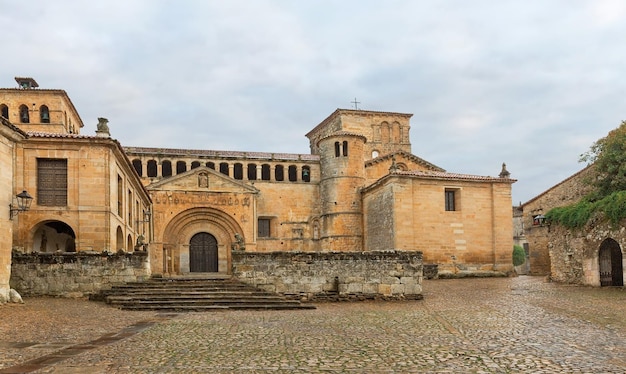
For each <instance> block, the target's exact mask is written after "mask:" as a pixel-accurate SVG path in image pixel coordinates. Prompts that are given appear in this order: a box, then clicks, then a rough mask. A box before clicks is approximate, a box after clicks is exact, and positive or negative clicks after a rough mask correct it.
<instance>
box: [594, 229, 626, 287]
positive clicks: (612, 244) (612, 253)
mask: <svg viewBox="0 0 626 374" xmlns="http://www.w3.org/2000/svg"><path fill="white" fill-rule="evenodd" d="M598 261H599V265H600V286H623V285H624V267H623V264H622V250H621V248H620V246H619V243H618V242H616V241H615V240H613V239H611V238H609V239H605V240H604V241H603V242H602V244H600V251H599V253H598Z"/></svg>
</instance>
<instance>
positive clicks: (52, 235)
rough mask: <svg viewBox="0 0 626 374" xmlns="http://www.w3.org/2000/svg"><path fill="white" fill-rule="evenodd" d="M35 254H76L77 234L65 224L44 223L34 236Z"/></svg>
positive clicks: (33, 249)
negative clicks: (59, 252)
mask: <svg viewBox="0 0 626 374" xmlns="http://www.w3.org/2000/svg"><path fill="white" fill-rule="evenodd" d="M32 251H33V252H58V251H61V252H76V234H75V233H74V230H73V229H72V228H71V227H70V226H69V225H68V224H66V223H65V222H61V221H46V222H42V223H41V224H40V225H39V226H38V227H37V229H36V230H35V233H34V235H33V248H32Z"/></svg>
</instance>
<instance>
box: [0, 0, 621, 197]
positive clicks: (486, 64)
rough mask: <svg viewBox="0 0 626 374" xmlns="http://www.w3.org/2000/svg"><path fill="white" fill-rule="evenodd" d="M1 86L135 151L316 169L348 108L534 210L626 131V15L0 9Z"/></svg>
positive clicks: (276, 7)
mask: <svg viewBox="0 0 626 374" xmlns="http://www.w3.org/2000/svg"><path fill="white" fill-rule="evenodd" d="M0 9H1V11H0V34H1V35H3V41H2V47H1V48H0V50H1V54H0V73H1V74H0V87H16V83H15V81H14V79H13V78H14V77H15V76H26V77H33V78H35V80H37V82H38V83H39V85H40V88H55V89H63V90H65V91H67V93H68V94H69V96H70V98H71V99H72V101H73V102H74V105H75V106H76V107H77V109H78V111H79V113H80V115H81V117H82V119H83V122H84V123H85V127H84V128H83V130H82V133H83V134H87V135H92V134H95V129H96V124H97V122H98V121H97V117H107V118H108V119H109V121H110V122H109V127H110V129H111V136H112V137H114V138H116V139H118V140H119V141H120V142H121V143H122V145H125V146H146V147H167V148H192V149H216V150H236V151H260V152H286V153H309V146H308V140H307V139H306V137H305V136H304V135H305V134H306V133H307V132H308V131H309V130H311V129H312V128H313V127H314V126H316V125H317V124H318V123H320V122H321V121H322V120H323V119H325V118H326V117H327V116H328V115H329V114H331V113H332V112H333V111H334V110H335V109H337V108H345V109H349V108H353V104H352V103H351V102H352V101H354V100H355V98H356V100H357V101H359V102H360V104H359V109H364V110H376V111H390V112H401V113H413V114H414V115H413V118H412V119H411V143H412V150H413V153H414V154H415V155H417V156H419V157H421V158H424V159H426V160H427V161H429V162H431V163H434V164H436V165H437V166H440V167H442V168H444V169H446V170H447V171H449V172H455V173H467V174H478V175H492V176H496V175H497V174H498V173H499V172H500V168H501V164H502V162H506V163H507V166H508V170H509V171H510V172H511V175H512V177H513V178H516V179H518V182H517V183H515V184H514V185H513V203H514V204H518V203H519V202H520V201H521V202H525V201H527V200H529V199H531V198H533V197H534V196H536V195H537V194H539V193H541V192H542V191H544V190H546V189H548V188H549V187H551V186H553V185H555V184H556V183H558V182H560V181H561V180H563V179H565V178H566V177H568V176H569V175H571V174H573V173H574V172H576V171H578V170H580V169H581V168H582V167H584V166H585V165H584V164H581V163H579V162H578V158H579V155H580V154H581V153H583V152H585V151H587V150H588V149H589V146H590V145H591V144H592V143H593V142H594V141H595V140H597V139H599V138H601V137H603V136H605V135H606V134H607V133H608V131H610V130H611V129H613V128H615V127H617V126H619V124H620V123H621V121H622V120H623V119H626V115H624V110H625V109H626V106H625V105H624V100H625V98H626V74H625V73H626V1H622V0H588V1H587V0H528V1H517V0H516V1H506V0H491V1H480V0H473V1H465V0H457V1H452V0H437V1H435V0H432V1H415V0H413V1H412V0H406V1H404V0H402V1H401V0H396V1H394V0H391V1H390V0H386V1H383V0H379V1H370V0H335V1H324V0H310V1H304V0H298V1H294V0H228V1H208V0H198V1H186V0H176V1H175V0H171V1H167V0H144V1H139V0H137V1H135V0H123V1H121V0H107V1H96V0H90V1H82V0H75V1H71V0H55V1H45V0H40V1H35V0H22V1H11V0H0Z"/></svg>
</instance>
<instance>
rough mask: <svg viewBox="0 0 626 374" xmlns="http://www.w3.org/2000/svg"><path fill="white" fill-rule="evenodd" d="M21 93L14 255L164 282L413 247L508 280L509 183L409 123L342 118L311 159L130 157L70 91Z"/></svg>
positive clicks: (9, 109) (319, 132) (139, 152)
mask: <svg viewBox="0 0 626 374" xmlns="http://www.w3.org/2000/svg"><path fill="white" fill-rule="evenodd" d="M24 80H26V82H24ZM19 82H21V83H20V85H22V83H26V86H27V88H24V89H1V90H0V109H2V110H3V111H4V112H6V114H7V115H8V117H9V118H13V119H14V120H15V121H17V122H16V125H17V126H18V127H20V128H23V129H25V130H26V131H27V132H26V134H27V138H26V139H25V140H24V141H23V142H20V143H19V144H18V146H17V148H16V151H15V156H14V161H13V162H14V165H15V173H14V175H13V182H12V184H13V190H14V191H16V190H18V189H19V190H21V189H27V190H28V191H30V192H31V194H32V195H33V196H34V197H35V201H34V203H33V207H32V209H31V211H29V212H28V213H26V214H23V215H20V217H19V220H18V221H16V222H14V223H13V242H12V245H13V247H14V248H15V249H16V250H17V251H19V252H24V253H30V252H46V253H47V252H57V251H59V252H69V251H77V252H81V251H96V252H101V251H108V252H117V251H120V250H121V251H132V250H134V249H140V250H143V249H147V250H148V253H149V263H150V271H151V273H152V274H153V275H162V276H174V275H185V274H189V273H204V272H218V273H223V274H232V272H233V270H232V268H233V266H234V262H233V251H236V250H244V249H245V251H246V253H265V252H298V253H299V252H307V253H313V252H329V253H330V252H333V253H334V252H356V253H360V252H372V251H379V250H383V251H396V250H398V251H415V250H419V251H422V252H423V253H424V261H425V262H426V263H428V264H429V265H438V266H437V268H438V270H439V273H440V274H446V273H447V274H453V275H454V274H461V275H464V274H467V273H474V274H482V273H485V272H494V273H498V274H507V273H509V272H510V271H512V264H511V248H512V232H511V231H512V226H511V185H512V183H514V182H515V180H514V179H511V178H510V177H509V174H508V172H506V170H503V172H502V173H501V176H500V177H495V178H494V177H483V176H475V175H465V174H456V173H448V172H446V171H445V170H444V169H442V168H440V167H438V166H436V165H433V164H431V163H429V162H427V161H425V160H423V159H421V158H419V157H417V156H415V155H413V154H412V153H411V144H410V127H411V126H410V122H409V121H410V118H411V114H405V113H389V112H374V111H362V110H346V109H337V110H336V111H335V112H333V113H332V114H331V115H330V116H329V117H328V118H326V119H324V120H323V121H322V122H321V123H320V124H319V125H317V126H315V127H314V128H313V130H311V131H310V132H309V133H308V134H306V136H307V137H308V139H309V141H310V151H311V153H310V154H283V153H262V152H240V151H212V150H190V149H168V148H145V147H125V148H122V147H121V146H120V144H119V143H118V142H117V141H115V140H114V139H111V137H110V134H109V131H108V128H106V119H105V118H101V119H99V122H98V126H97V127H98V129H97V131H96V132H97V135H96V136H87V135H82V134H80V133H79V132H80V130H81V128H82V127H83V125H82V120H81V119H80V117H79V116H78V113H77V112H76V110H75V108H74V107H73V105H72V104H71V101H70V100H69V98H68V97H67V94H66V93H65V92H64V91H61V90H41V89H35V88H33V87H36V82H34V80H32V79H30V78H24V79H21V80H20V79H18V83H19ZM33 82H34V83H35V86H33V85H32V83H33ZM29 85H30V86H29ZM26 102H28V103H30V104H29V105H28V106H26V107H25V105H26V104H24V103H26ZM32 103H35V105H34V106H33V105H32ZM16 113H17V117H15V115H16ZM23 113H28V115H29V118H30V119H29V120H28V121H26V122H25V121H22V117H21V115H22V114H23ZM43 113H46V116H44V114H43ZM61 114H62V115H61ZM44 117H45V121H44ZM94 122H95V121H94ZM59 160H60V161H61V165H60V166H61V168H64V170H65V171H64V172H65V173H67V176H64V177H63V178H62V179H63V180H64V181H65V180H66V181H67V186H61V187H63V188H62V189H61V190H62V191H61V193H60V194H61V195H62V196H61V197H63V198H64V199H66V201H65V200H64V201H63V202H62V203H61V204H59V203H52V204H51V203H50V201H49V200H50V199H55V198H56V197H57V195H55V194H56V193H57V192H58V191H57V189H55V188H50V185H45V184H42V183H43V182H45V181H52V182H53V183H52V184H53V185H54V183H57V182H58V181H57V180H56V179H55V178H56V176H57V175H60V174H58V173H57V172H56V171H55V170H57V169H55V168H58V167H59V165H57V161H59ZM48 163H49V164H50V165H48ZM51 170H52V171H51ZM46 173H48V174H46ZM55 181H56V182H55ZM52 187H55V186H52ZM56 187H59V186H56ZM42 191H43V194H42ZM46 199H48V200H46Z"/></svg>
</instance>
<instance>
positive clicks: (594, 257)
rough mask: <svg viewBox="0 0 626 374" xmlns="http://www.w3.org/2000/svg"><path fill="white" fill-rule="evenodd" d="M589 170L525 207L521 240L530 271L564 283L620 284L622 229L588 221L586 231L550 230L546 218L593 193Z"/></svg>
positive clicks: (601, 221)
mask: <svg viewBox="0 0 626 374" xmlns="http://www.w3.org/2000/svg"><path fill="white" fill-rule="evenodd" d="M592 176H593V165H591V166H588V167H586V168H584V169H582V170H580V171H579V172H577V173H576V174H574V175H572V176H570V177H569V178H567V179H565V180H563V181H562V182H560V183H558V184H557V185H555V186H553V187H552V188H550V189H548V190H546V191H544V192H543V193H541V194H540V195H538V196H536V197H534V198H533V199H531V200H529V201H528V202H526V203H525V204H523V207H522V208H523V217H524V227H525V234H526V235H525V236H526V239H527V241H528V246H529V249H530V260H531V265H530V266H531V270H532V272H534V273H537V274H549V275H550V278H551V279H553V280H555V281H559V282H566V283H577V284H586V285H591V286H600V285H623V284H624V271H623V269H624V266H626V265H625V264H624V256H623V249H622V248H624V245H626V232H625V230H624V227H623V225H617V226H614V225H611V224H610V223H608V222H607V221H606V220H604V219H601V218H596V219H592V220H590V222H588V223H587V225H585V227H583V228H581V229H577V230H570V229H567V228H564V227H562V226H560V225H556V224H550V222H547V221H546V220H545V214H546V213H547V212H548V211H549V210H550V209H552V208H555V207H561V206H566V205H569V204H572V203H575V202H577V201H578V200H580V199H581V198H582V197H583V196H585V195H586V194H588V193H589V192H591V186H590V184H589V183H588V182H589V178H591V177H592Z"/></svg>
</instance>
